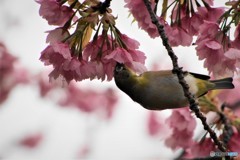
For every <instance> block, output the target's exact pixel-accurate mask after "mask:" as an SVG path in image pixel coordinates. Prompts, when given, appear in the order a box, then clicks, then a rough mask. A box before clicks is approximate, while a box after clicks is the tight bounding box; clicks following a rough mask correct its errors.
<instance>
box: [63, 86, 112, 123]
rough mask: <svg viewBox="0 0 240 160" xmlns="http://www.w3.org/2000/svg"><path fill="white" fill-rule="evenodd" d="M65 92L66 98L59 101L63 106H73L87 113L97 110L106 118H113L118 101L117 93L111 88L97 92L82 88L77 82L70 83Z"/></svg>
mask: <svg viewBox="0 0 240 160" xmlns="http://www.w3.org/2000/svg"><path fill="white" fill-rule="evenodd" d="M65 93H66V95H65V98H62V99H61V100H60V102H59V104H60V105H61V106H65V107H70V106H73V107H76V108H78V109H80V110H81V111H83V112H87V113H91V112H96V113H99V114H100V115H103V116H104V117H105V118H111V116H112V114H113V111H114V108H115V105H116V102H117V97H116V94H115V92H114V91H113V90H111V89H107V90H105V91H101V92H99V91H98V92H97V91H94V90H81V89H80V88H79V87H77V85H76V84H70V85H69V86H68V87H67V88H66V91H65Z"/></svg>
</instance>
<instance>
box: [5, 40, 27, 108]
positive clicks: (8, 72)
mask: <svg viewBox="0 0 240 160" xmlns="http://www.w3.org/2000/svg"><path fill="white" fill-rule="evenodd" d="M28 82H29V73H28V71H27V70H26V69H25V68H23V67H22V66H21V65H20V64H19V63H18V59H17V58H16V57H15V56H13V55H11V54H10V53H9V51H8V50H7V48H6V46H5V45H4V44H3V43H1V42H0V104H1V103H3V102H4V101H5V100H6V99H7V98H8V95H9V93H10V92H11V91H12V89H14V87H15V86H16V85H18V84H26V83H28Z"/></svg>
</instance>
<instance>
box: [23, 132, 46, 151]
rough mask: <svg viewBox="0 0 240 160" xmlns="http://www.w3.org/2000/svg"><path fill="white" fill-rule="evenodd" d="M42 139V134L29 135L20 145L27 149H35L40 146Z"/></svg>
mask: <svg viewBox="0 0 240 160" xmlns="http://www.w3.org/2000/svg"><path fill="white" fill-rule="evenodd" d="M42 139H43V134H42V133H35V134H31V135H27V136H26V137H24V138H23V139H22V140H21V141H20V142H19V143H20V145H22V146H24V147H27V148H35V147H37V146H38V145H39V143H40V142H41V141H42Z"/></svg>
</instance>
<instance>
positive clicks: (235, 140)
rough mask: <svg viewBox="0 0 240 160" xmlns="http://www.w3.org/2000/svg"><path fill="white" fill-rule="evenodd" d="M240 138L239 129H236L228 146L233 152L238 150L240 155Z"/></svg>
mask: <svg viewBox="0 0 240 160" xmlns="http://www.w3.org/2000/svg"><path fill="white" fill-rule="evenodd" d="M239 139H240V134H239V131H237V130H236V129H234V132H233V135H232V137H231V139H230V141H229V143H228V147H229V150H230V151H232V152H237V153H238V155H239V153H240V143H239Z"/></svg>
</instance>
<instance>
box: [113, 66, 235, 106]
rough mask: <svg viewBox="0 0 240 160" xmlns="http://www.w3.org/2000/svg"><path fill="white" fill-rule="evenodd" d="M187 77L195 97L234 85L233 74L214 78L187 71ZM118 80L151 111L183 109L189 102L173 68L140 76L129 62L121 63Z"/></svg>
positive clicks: (119, 85)
mask: <svg viewBox="0 0 240 160" xmlns="http://www.w3.org/2000/svg"><path fill="white" fill-rule="evenodd" d="M184 79H185V81H186V83H187V84H188V85H189V91H190V93H191V94H193V95H194V97H195V98H199V97H201V96H203V95H205V94H206V93H207V92H208V91H211V90H216V89H233V88H234V85H233V83H232V81H233V78H232V77H227V78H223V79H218V80H210V76H208V75H202V74H198V73H192V72H184ZM114 80H115V84H116V86H117V87H118V88H119V89H120V90H122V91H123V92H125V93H126V94H127V95H128V96H129V97H130V98H131V99H132V100H133V101H135V102H137V103H139V104H140V105H142V106H143V107H144V108H146V109H148V110H164V109H175V108H183V107H187V106H188V104H189V103H188V100H187V98H186V97H185V96H184V92H183V88H182V86H181V85H180V84H179V81H178V77H177V75H176V74H175V73H173V72H172V70H160V71H146V72H143V73H142V74H140V75H138V74H137V73H136V72H134V71H133V70H132V69H130V68H129V67H127V66H126V65H124V64H121V63H117V64H116V66H115V68H114Z"/></svg>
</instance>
